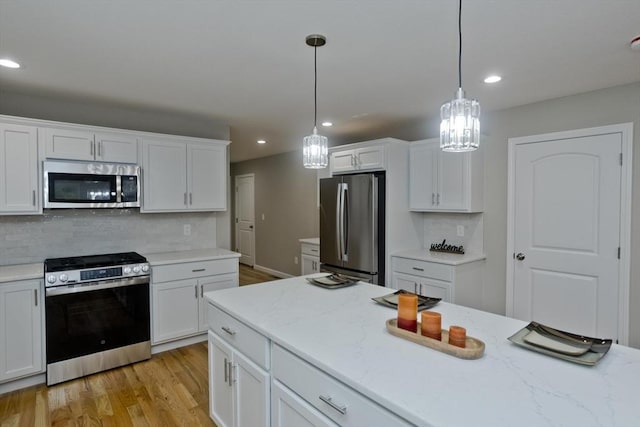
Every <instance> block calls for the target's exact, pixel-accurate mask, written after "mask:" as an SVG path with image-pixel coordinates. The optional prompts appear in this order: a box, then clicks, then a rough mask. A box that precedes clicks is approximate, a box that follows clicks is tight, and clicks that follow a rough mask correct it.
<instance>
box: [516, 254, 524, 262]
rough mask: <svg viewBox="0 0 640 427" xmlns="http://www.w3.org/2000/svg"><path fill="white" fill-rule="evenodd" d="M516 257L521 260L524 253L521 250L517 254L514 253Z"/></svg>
mask: <svg viewBox="0 0 640 427" xmlns="http://www.w3.org/2000/svg"><path fill="white" fill-rule="evenodd" d="M516 259H517V260H518V261H522V260H524V254H523V253H522V252H520V253H518V255H516Z"/></svg>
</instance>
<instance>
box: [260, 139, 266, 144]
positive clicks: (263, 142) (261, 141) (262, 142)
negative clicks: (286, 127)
mask: <svg viewBox="0 0 640 427" xmlns="http://www.w3.org/2000/svg"><path fill="white" fill-rule="evenodd" d="M266 143H267V141H265V140H264V139H259V140H258V144H266Z"/></svg>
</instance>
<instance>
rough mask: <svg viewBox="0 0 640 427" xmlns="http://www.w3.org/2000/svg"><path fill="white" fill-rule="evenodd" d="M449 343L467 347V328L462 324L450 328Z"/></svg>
mask: <svg viewBox="0 0 640 427" xmlns="http://www.w3.org/2000/svg"><path fill="white" fill-rule="evenodd" d="M449 344H451V345H455V346H456V347H462V348H465V347H466V345H467V330H466V329H465V328H463V327H462V326H451V327H450V328H449Z"/></svg>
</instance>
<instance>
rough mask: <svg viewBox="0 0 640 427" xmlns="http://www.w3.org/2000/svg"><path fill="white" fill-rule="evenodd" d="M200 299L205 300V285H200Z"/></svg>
mask: <svg viewBox="0 0 640 427" xmlns="http://www.w3.org/2000/svg"><path fill="white" fill-rule="evenodd" d="M200 298H204V285H200Z"/></svg>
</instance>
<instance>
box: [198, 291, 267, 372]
mask: <svg viewBox="0 0 640 427" xmlns="http://www.w3.org/2000/svg"><path fill="white" fill-rule="evenodd" d="M207 320H208V322H209V329H211V331H213V332H214V333H215V334H216V335H218V336H219V337H221V338H222V339H223V340H224V341H226V342H228V343H229V344H231V345H232V346H233V347H235V348H236V349H237V350H238V351H240V352H241V353H243V354H244V355H245V356H247V357H248V358H249V359H251V360H252V361H253V362H255V363H256V364H258V365H259V366H260V367H262V368H263V369H266V370H267V371H268V370H269V365H270V363H269V340H268V339H267V338H266V337H265V336H263V335H261V334H259V333H258V332H256V331H254V330H253V329H251V328H250V327H248V326H247V325H245V324H244V323H242V322H240V321H239V320H236V319H235V318H233V317H231V316H229V315H228V314H227V313H225V312H224V311H222V310H220V309H219V308H217V307H215V306H214V305H213V304H210V303H209V304H207Z"/></svg>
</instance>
